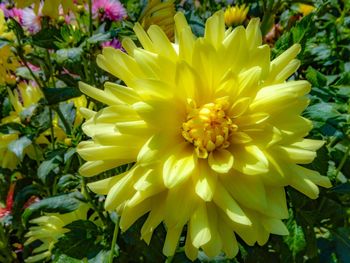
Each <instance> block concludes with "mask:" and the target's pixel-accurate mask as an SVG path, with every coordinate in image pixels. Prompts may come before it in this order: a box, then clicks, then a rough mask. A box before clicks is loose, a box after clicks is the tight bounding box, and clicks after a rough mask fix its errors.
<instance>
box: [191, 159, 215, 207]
mask: <svg viewBox="0 0 350 263" xmlns="http://www.w3.org/2000/svg"><path fill="white" fill-rule="evenodd" d="M198 166H199V167H198V169H197V171H196V173H195V175H194V177H195V178H194V180H195V191H196V194H197V195H198V196H199V197H200V198H202V199H203V200H204V201H206V202H210V201H211V200H212V198H213V195H214V192H215V188H216V181H217V175H216V173H213V171H211V170H210V167H208V165H207V163H206V162H205V161H203V160H199V161H198Z"/></svg>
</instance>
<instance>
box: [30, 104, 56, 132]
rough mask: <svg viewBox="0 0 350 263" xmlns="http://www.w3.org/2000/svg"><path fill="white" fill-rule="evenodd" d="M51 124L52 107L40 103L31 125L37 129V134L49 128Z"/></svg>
mask: <svg viewBox="0 0 350 263" xmlns="http://www.w3.org/2000/svg"><path fill="white" fill-rule="evenodd" d="M43 100H44V99H43ZM50 125H51V122H50V109H49V107H48V106H44V105H42V104H40V106H38V107H37V108H36V113H35V115H34V116H32V117H31V120H30V126H31V127H33V128H34V129H35V130H36V131H37V134H40V133H41V132H43V131H46V130H47V129H49V128H50Z"/></svg>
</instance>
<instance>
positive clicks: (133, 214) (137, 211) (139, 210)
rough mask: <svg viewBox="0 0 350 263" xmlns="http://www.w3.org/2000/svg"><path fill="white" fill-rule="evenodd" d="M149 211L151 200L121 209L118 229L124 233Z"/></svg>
mask: <svg viewBox="0 0 350 263" xmlns="http://www.w3.org/2000/svg"><path fill="white" fill-rule="evenodd" d="M150 209H151V200H149V199H146V200H144V201H143V202H141V203H139V204H138V205H135V206H132V207H130V206H128V204H126V206H125V207H124V209H123V212H122V215H121V218H120V229H121V230H122V231H123V232H124V231H126V230H127V229H128V228H129V227H131V225H132V224H133V223H135V221H136V220H137V219H139V218H140V217H142V216H143V215H144V214H146V213H147V212H148V211H149V210H150Z"/></svg>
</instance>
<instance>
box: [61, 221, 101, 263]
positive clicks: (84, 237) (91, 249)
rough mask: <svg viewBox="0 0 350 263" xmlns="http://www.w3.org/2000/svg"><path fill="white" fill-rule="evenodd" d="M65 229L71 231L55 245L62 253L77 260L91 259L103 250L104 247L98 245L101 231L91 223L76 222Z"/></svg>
mask: <svg viewBox="0 0 350 263" xmlns="http://www.w3.org/2000/svg"><path fill="white" fill-rule="evenodd" d="M65 228H67V229H69V230H70V231H69V232H67V233H65V234H64V236H62V237H61V238H60V239H59V240H58V242H57V243H56V244H55V247H56V248H57V249H59V250H60V251H61V252H62V253H64V254H66V255H68V256H70V257H73V258H77V259H83V258H85V257H87V258H89V259H90V258H93V257H95V256H96V255H97V254H98V253H99V252H100V251H101V250H102V245H101V244H99V243H98V236H99V235H100V233H99V229H98V227H97V226H96V225H95V224H94V223H92V222H91V221H88V220H78V221H74V222H73V223H70V224H69V225H66V226H65Z"/></svg>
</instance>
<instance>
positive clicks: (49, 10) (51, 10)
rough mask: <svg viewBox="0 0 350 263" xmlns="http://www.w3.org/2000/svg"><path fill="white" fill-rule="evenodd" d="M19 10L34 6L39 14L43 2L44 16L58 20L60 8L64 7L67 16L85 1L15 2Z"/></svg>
mask: <svg viewBox="0 0 350 263" xmlns="http://www.w3.org/2000/svg"><path fill="white" fill-rule="evenodd" d="M14 2H15V3H16V4H17V7H18V8H24V7H27V6H30V5H33V4H34V10H35V12H36V13H38V10H39V8H40V4H41V2H43V7H42V14H43V15H44V16H49V17H51V18H57V17H58V16H59V7H60V6H62V8H63V12H64V13H65V14H67V13H68V12H69V11H73V10H75V6H76V5H77V3H75V2H79V3H82V2H83V1H73V0H46V1H45V0H44V1H41V0H14Z"/></svg>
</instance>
